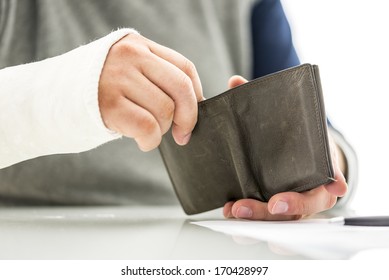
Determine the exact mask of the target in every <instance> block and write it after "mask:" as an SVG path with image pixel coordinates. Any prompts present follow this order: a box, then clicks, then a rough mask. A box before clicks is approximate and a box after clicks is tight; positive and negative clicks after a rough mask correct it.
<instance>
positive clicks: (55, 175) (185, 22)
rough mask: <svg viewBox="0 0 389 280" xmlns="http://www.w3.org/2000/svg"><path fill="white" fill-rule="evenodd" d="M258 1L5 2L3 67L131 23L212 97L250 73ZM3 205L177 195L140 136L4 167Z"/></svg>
mask: <svg viewBox="0 0 389 280" xmlns="http://www.w3.org/2000/svg"><path fill="white" fill-rule="evenodd" d="M253 2H254V1H253V0H239V1H236V0H215V1H209V0H178V1H177V0H163V1H162V0H159V1H158V0H131V1H126V0H112V1H102V0H94V1H93V0H83V1H78V0H56V1H51V0H0V44H1V45H0V69H1V68H4V67H8V66H13V65H19V64H23V63H28V62H32V61H40V60H42V59H45V58H48V57H52V56H56V55H60V54H62V53H64V52H66V51H69V50H71V49H73V48H76V47H78V46H79V45H82V44H86V43H88V42H90V41H92V40H94V39H97V38H99V37H102V36H104V35H106V34H107V33H109V32H111V31H112V30H114V29H117V28H118V27H132V28H135V29H136V30H138V31H139V32H140V33H141V34H142V35H144V36H145V37H148V38H150V39H152V40H154V41H156V42H158V43H160V44H162V45H166V46H168V47H170V48H172V49H175V50H177V51H178V52H180V53H182V54H183V55H185V56H186V57H187V58H189V59H190V60H191V61H193V62H194V63H195V65H196V67H197V70H198V72H199V75H200V78H201V81H202V85H203V89H204V95H205V96H206V97H210V96H213V95H216V94H218V93H221V92H222V91H224V90H225V89H226V87H227V80H228V78H229V77H230V76H231V75H233V74H240V75H243V76H246V77H249V75H250V70H251V63H250V61H251V40H250V28H249V27H250V26H249V25H250V22H249V19H250V17H249V15H250V10H251V6H252V4H253ZM74 70H75V71H77V65H75V69H74ZM0 71H1V70H0ZM69 82H71V81H69ZM0 203H2V204H10V203H11V204H14V203H27V204H31V203H32V204H35V203H38V204H42V203H43V204H82V205H85V204H152V205H163V204H175V203H177V199H176V198H175V195H174V193H173V190H172V186H171V183H170V181H169V178H168V176H167V172H166V170H165V168H164V166H163V163H162V161H161V158H160V155H159V152H158V150H154V151H152V152H148V153H143V152H140V151H139V150H138V148H137V146H136V144H135V143H134V141H133V140H132V139H121V140H116V141H113V142H110V143H108V144H105V145H103V146H101V147H99V148H97V149H94V150H91V151H88V152H84V153H80V154H68V155H52V156H45V157H40V158H36V159H32V160H29V161H26V162H21V163H19V164H16V165H13V166H11V167H8V168H4V169H1V170H0Z"/></svg>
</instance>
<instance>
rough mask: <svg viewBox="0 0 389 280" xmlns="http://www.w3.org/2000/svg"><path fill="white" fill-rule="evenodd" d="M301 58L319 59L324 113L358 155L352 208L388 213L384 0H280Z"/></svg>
mask: <svg viewBox="0 0 389 280" xmlns="http://www.w3.org/2000/svg"><path fill="white" fill-rule="evenodd" d="M282 3H283V5H284V9H285V13H286V15H287V17H288V19H289V22H290V25H291V28H292V33H293V38H294V43H295V46H296V49H297V52H298V54H299V57H300V59H301V62H309V63H312V64H317V65H319V68H320V74H321V81H322V87H323V92H324V99H325V103H326V109H327V114H328V115H329V117H330V118H331V120H332V122H333V123H334V125H335V126H336V127H337V128H339V129H340V130H341V131H342V133H343V134H344V135H345V136H346V137H347V138H348V140H349V141H350V142H351V143H352V145H353V147H354V149H355V150H356V151H357V154H358V158H359V184H358V191H357V193H356V197H355V200H354V201H353V203H352V204H351V206H352V207H353V208H355V209H356V210H363V212H369V214H371V213H375V214H384V213H386V214H388V213H389V202H388V201H387V200H388V197H389V183H388V175H389V170H388V164H387V162H388V159H389V149H388V145H389V137H388V120H389V107H388V105H389V69H388V67H389V53H388V52H389V42H388V37H389V30H388V28H389V5H388V2H387V1H383V0H382V1H379V0H369V1H360V0H342V1H339V0H338V1H335V0H327V1H324V0H282Z"/></svg>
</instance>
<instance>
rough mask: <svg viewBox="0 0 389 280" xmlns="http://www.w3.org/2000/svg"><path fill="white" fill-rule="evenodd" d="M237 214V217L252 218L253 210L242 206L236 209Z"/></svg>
mask: <svg viewBox="0 0 389 280" xmlns="http://www.w3.org/2000/svg"><path fill="white" fill-rule="evenodd" d="M236 216H237V218H251V217H252V216H253V211H252V210H251V209H250V208H248V207H246V206H240V207H239V208H238V210H237V211H236Z"/></svg>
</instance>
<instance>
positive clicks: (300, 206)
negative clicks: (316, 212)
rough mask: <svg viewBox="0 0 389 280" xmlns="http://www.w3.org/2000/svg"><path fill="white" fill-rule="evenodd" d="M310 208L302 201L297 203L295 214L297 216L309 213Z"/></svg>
mask: <svg viewBox="0 0 389 280" xmlns="http://www.w3.org/2000/svg"><path fill="white" fill-rule="evenodd" d="M310 211H311V207H310V205H309V203H304V201H302V200H301V201H299V202H298V203H297V205H296V213H297V214H308V213H311V212H310Z"/></svg>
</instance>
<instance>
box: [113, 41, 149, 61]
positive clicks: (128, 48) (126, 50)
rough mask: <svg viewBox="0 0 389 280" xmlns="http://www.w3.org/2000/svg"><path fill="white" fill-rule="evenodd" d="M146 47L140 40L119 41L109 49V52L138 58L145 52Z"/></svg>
mask: <svg viewBox="0 0 389 280" xmlns="http://www.w3.org/2000/svg"><path fill="white" fill-rule="evenodd" d="M146 49H147V48H146V46H145V45H144V44H142V42H141V41H140V40H120V41H119V42H117V43H116V44H114V45H113V46H112V47H111V52H112V53H114V54H116V55H118V56H120V57H122V56H140V55H143V54H144V53H145V51H146Z"/></svg>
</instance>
